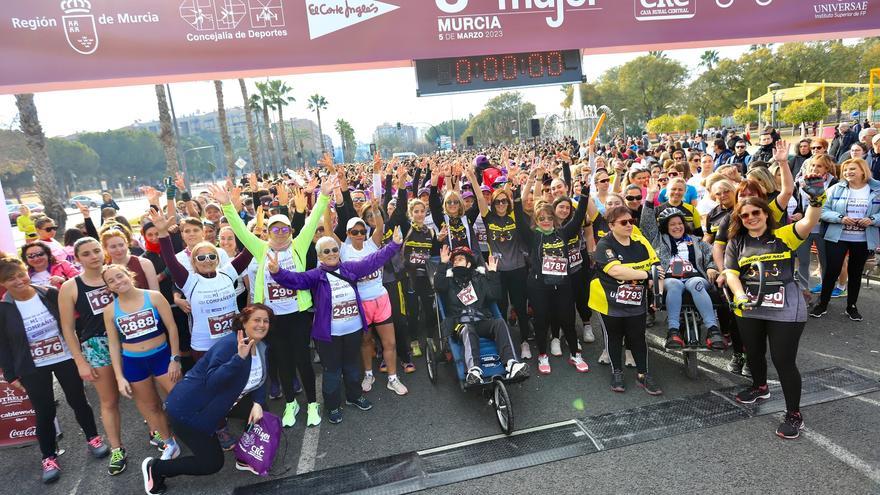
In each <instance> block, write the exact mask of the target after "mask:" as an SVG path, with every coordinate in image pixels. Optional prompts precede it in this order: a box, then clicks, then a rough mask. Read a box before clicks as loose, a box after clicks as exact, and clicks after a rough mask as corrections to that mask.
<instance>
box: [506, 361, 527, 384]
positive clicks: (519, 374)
mask: <svg viewBox="0 0 880 495" xmlns="http://www.w3.org/2000/svg"><path fill="white" fill-rule="evenodd" d="M527 376H529V365H528V364H526V363H521V362H516V361H514V360H512V359H511V360H510V361H509V362H508V363H507V379H508V380H511V379H514V378H525V377H527Z"/></svg>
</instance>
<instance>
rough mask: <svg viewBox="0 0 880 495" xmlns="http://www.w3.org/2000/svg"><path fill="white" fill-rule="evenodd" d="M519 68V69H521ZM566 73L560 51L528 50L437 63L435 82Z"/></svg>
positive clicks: (466, 82) (533, 77)
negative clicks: (511, 53) (526, 52)
mask: <svg viewBox="0 0 880 495" xmlns="http://www.w3.org/2000/svg"><path fill="white" fill-rule="evenodd" d="M521 67H522V70H520V68H521ZM563 72H565V60H564V59H563V56H562V52H546V53H537V52H535V53H529V54H528V55H501V56H488V57H476V58H467V57H466V58H459V59H455V62H454V63H453V62H452V61H449V62H443V63H440V64H438V65H437V83H438V84H440V85H444V84H452V81H453V80H454V81H455V83H457V84H470V83H471V82H473V80H474V78H479V79H482V80H483V81H486V82H492V81H499V80H501V81H514V80H516V79H518V78H519V76H520V73H522V74H523V75H527V76H528V77H529V78H530V79H538V78H542V77H559V76H561V75H562V74H563Z"/></svg>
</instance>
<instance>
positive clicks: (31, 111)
mask: <svg viewBox="0 0 880 495" xmlns="http://www.w3.org/2000/svg"><path fill="white" fill-rule="evenodd" d="M15 104H16V106H17V107H18V115H19V124H20V125H21V132H23V133H24V136H25V140H26V142H27V148H28V151H30V154H31V166H32V167H33V173H34V178H35V180H36V187H37V194H38V195H39V196H40V202H42V203H43V207H44V208H45V212H46V215H48V216H49V217H50V218H52V219H53V220H55V223H57V224H58V230H57V231H56V232H55V235H56V236H61V235H63V234H64V229H65V227H66V225H67V213H65V212H64V205H62V204H61V198H62V196H61V193H60V192H59V191H58V182H56V181H55V170H54V169H53V168H52V164H51V163H49V152H48V151H46V135H45V134H43V126H41V125H40V118H39V116H38V115H37V106H36V105H35V104H34V95H33V93H26V94H20V95H15Z"/></svg>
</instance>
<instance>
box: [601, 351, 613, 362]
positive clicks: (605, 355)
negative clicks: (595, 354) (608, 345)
mask: <svg viewBox="0 0 880 495" xmlns="http://www.w3.org/2000/svg"><path fill="white" fill-rule="evenodd" d="M599 364H604V365H609V364H611V356H609V355H608V349H602V354H600V355H599Z"/></svg>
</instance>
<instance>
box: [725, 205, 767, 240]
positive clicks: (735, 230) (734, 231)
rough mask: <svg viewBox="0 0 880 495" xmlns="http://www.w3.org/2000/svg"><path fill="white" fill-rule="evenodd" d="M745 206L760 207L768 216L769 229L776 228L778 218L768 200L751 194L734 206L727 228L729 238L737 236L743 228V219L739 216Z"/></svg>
mask: <svg viewBox="0 0 880 495" xmlns="http://www.w3.org/2000/svg"><path fill="white" fill-rule="evenodd" d="M743 206H754V207H755V208H760V209H761V211H763V212H764V215H766V216H767V230H773V229H775V228H776V219H774V218H773V212H772V211H771V210H770V206H769V205H768V204H767V201H765V200H764V199H762V198H759V197H758V196H749V197H748V198H743V199H741V200H739V201H737V202H736V206H734V207H733V212H731V214H730V227H729V228H728V229H727V238H728V239H733V238H734V237H736V236H737V235H738V234H739V233H740V230H742V228H743V223H742V219H741V218H740V217H739V214H740V212H741V211H742V208H743Z"/></svg>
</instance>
